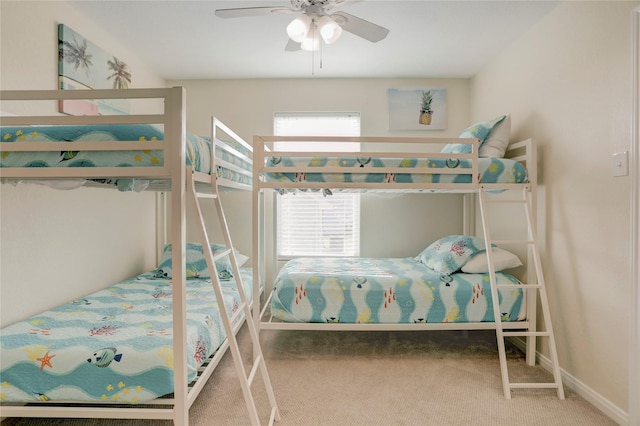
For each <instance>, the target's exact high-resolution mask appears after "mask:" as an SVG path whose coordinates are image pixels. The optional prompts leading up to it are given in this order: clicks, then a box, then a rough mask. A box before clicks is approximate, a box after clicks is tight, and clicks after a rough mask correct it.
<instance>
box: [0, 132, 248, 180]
mask: <svg viewBox="0 0 640 426" xmlns="http://www.w3.org/2000/svg"><path fill="white" fill-rule="evenodd" d="M0 137H1V140H2V142H64V141H68V142H83V141H86V142H104V141H139V142H140V150H136V151H84V152H83V151H62V152H57V151H56V152H51V151H49V152H12V151H10V150H7V149H6V148H3V151H2V153H1V155H0V167H156V166H162V165H163V164H164V153H163V152H162V151H158V150H148V149H145V148H144V142H145V141H162V140H164V132H163V131H162V128H161V127H160V126H154V125H147V124H117V125H116V124H107V125H88V126H32V127H30V126H22V127H0ZM225 145H228V146H230V147H231V148H232V149H231V150H229V149H224V148H221V146H225ZM186 151H187V152H186V164H187V165H192V166H193V167H194V169H195V170H196V171H199V172H202V173H207V174H209V173H211V171H212V167H211V138H208V137H204V136H197V135H194V134H192V133H187V138H186ZM235 151H239V152H240V153H243V151H241V150H239V149H238V144H235V143H233V141H228V140H222V139H219V140H218V141H217V143H216V156H217V158H218V156H219V158H221V159H223V160H224V161H226V162H228V163H231V164H234V165H236V166H239V167H241V168H243V169H244V170H249V171H250V170H251V164H250V163H249V162H246V161H244V160H243V159H241V158H236V157H235V156H234V152H235ZM216 173H217V175H218V176H219V177H224V178H225V179H229V180H234V181H241V182H242V183H251V178H247V177H246V176H243V175H241V174H238V173H237V172H234V171H232V170H229V169H227V168H225V167H222V166H217V167H216Z"/></svg>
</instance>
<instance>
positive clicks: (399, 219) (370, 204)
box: [168, 78, 471, 257]
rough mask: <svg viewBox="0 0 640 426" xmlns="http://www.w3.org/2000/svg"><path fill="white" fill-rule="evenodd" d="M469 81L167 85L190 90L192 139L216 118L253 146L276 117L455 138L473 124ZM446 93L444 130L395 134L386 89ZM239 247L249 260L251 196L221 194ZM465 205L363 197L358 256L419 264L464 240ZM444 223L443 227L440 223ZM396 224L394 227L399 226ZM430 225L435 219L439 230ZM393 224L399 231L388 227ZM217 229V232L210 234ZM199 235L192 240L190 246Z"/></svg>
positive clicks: (453, 200) (448, 199)
mask: <svg viewBox="0 0 640 426" xmlns="http://www.w3.org/2000/svg"><path fill="white" fill-rule="evenodd" d="M469 83H470V82H469V80H468V79H316V78H309V79H255V80H187V81H170V82H168V85H169V86H176V85H180V86H184V87H185V88H186V90H187V119H188V126H189V129H190V131H193V132H196V133H201V134H208V133H209V123H210V121H211V116H212V115H215V116H217V117H218V118H220V119H221V120H222V121H223V122H225V123H226V124H227V125H228V126H230V127H231V128H232V129H233V130H234V131H235V132H236V133H238V134H239V135H240V136H241V137H242V138H243V139H245V140H246V141H248V142H250V143H251V142H252V139H253V135H272V134H273V114H274V113H275V112H281V111H358V112H360V113H361V117H362V135H364V136H366V135H377V136H385V135H391V134H395V135H399V136H433V137H456V136H458V134H459V133H460V132H461V131H462V130H463V129H464V128H466V127H467V126H468V125H469V124H471V123H469V98H468V94H469ZM433 86H437V87H445V88H446V89H447V129H446V130H443V131H405V132H397V131H396V132H395V133H394V132H391V131H389V126H388V108H387V89H388V88H390V87H433ZM223 201H224V207H225V209H226V210H225V211H226V212H230V211H231V212H233V214H231V215H230V214H227V216H229V217H228V219H229V222H230V228H231V232H232V236H233V238H234V245H235V246H236V248H238V249H239V250H240V251H241V252H243V253H245V254H247V255H250V254H251V211H250V209H251V196H250V194H246V193H235V194H223ZM461 205H462V202H461V197H460V196H456V195H453V196H449V195H431V196H427V197H425V196H421V195H416V194H414V195H401V196H397V197H395V198H393V199H390V198H387V197H381V196H375V195H367V194H365V195H363V197H362V205H361V209H362V223H361V226H362V230H361V234H362V236H361V246H362V250H361V255H362V256H372V257H375V256H380V257H385V256H386V257H404V256H415V255H417V254H418V253H419V252H420V251H421V250H423V249H424V248H425V247H426V246H427V245H428V244H429V243H431V242H433V241H435V240H436V239H437V238H439V237H442V236H444V235H447V234H453V233H460V232H462V226H461V224H462V215H461V212H460V209H461ZM443 217H444V218H446V219H445V220H444V221H443V220H442V218H443ZM394 218H395V219H394ZM432 218H438V219H437V221H436V222H435V223H434V222H433V221H432ZM390 223H394V226H389V224H390ZM212 229H213V228H212ZM190 238H194V234H188V239H190Z"/></svg>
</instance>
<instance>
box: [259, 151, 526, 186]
mask: <svg viewBox="0 0 640 426" xmlns="http://www.w3.org/2000/svg"><path fill="white" fill-rule="evenodd" d="M471 165H472V162H471V160H470V159H445V158H431V159H429V158H405V159H399V158H392V159H389V158H370V157H362V158H325V157H314V158H308V157H269V158H267V159H266V166H267V167H273V166H282V167H285V168H288V167H291V170H292V171H291V172H288V171H284V172H277V173H267V174H266V179H267V181H269V182H328V183H331V182H360V183H389V184H393V183H471V175H470V174H468V172H467V173H465V172H464V169H469V168H471ZM301 167H341V168H344V172H343V173H315V172H308V173H296V172H295V169H296V168H301ZM381 167H388V168H390V167H394V168H396V167H399V168H407V169H414V170H411V173H382V172H379V171H376V168H381ZM437 168H448V169H460V170H461V172H460V174H455V173H454V174H445V173H438V172H437ZM350 169H351V171H350ZM415 169H418V170H420V171H424V173H419V174H418V173H416V170H415ZM434 169H436V170H435V171H434ZM353 171H358V172H359V173H354V172H353ZM363 171H365V173H360V172H363ZM414 173H415V174H414ZM478 173H479V180H480V182H483V183H523V182H526V181H527V172H526V170H525V168H524V166H523V165H522V164H520V163H519V162H517V161H514V160H511V159H506V158H479V159H478Z"/></svg>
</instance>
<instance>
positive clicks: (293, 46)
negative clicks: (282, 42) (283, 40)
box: [284, 39, 302, 52]
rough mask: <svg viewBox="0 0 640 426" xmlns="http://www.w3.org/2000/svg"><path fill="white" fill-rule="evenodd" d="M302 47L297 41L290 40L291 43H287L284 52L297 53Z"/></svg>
mask: <svg viewBox="0 0 640 426" xmlns="http://www.w3.org/2000/svg"><path fill="white" fill-rule="evenodd" d="M301 45H302V43H298V42H297V41H293V40H291V39H289V41H288V42H287V45H286V46H285V48H284V50H285V51H286V52H297V51H298V50H300V46H301Z"/></svg>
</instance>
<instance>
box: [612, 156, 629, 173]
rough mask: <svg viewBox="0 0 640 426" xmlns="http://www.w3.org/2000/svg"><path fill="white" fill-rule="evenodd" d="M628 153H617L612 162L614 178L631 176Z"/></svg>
mask: <svg viewBox="0 0 640 426" xmlns="http://www.w3.org/2000/svg"><path fill="white" fill-rule="evenodd" d="M628 157H629V156H628V153H627V151H623V152H616V153H614V154H613V157H612V161H611V172H612V174H613V176H627V175H628V174H629V158H628Z"/></svg>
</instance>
